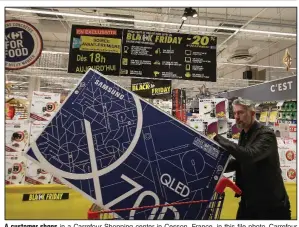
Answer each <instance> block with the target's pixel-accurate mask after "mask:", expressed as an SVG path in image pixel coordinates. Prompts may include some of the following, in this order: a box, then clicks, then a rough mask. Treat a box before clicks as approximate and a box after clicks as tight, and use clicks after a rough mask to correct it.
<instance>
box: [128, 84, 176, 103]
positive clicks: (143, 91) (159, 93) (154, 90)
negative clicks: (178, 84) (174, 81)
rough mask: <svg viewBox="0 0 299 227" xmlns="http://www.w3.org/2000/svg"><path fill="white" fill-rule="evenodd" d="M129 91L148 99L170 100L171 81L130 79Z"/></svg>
mask: <svg viewBox="0 0 299 227" xmlns="http://www.w3.org/2000/svg"><path fill="white" fill-rule="evenodd" d="M131 91H133V92H134V93H135V94H137V95H139V96H141V97H143V98H149V99H171V80H151V79H131Z"/></svg>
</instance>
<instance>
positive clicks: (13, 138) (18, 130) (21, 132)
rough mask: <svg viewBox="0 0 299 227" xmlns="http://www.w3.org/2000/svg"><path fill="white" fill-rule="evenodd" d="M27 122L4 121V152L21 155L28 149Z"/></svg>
mask: <svg viewBox="0 0 299 227" xmlns="http://www.w3.org/2000/svg"><path fill="white" fill-rule="evenodd" d="M29 130H30V128H29V121H28V120H18V121H13V120H6V121H5V151H6V153H16V154H18V155H21V154H22V153H23V152H24V151H26V150H27V149H28V144H29Z"/></svg>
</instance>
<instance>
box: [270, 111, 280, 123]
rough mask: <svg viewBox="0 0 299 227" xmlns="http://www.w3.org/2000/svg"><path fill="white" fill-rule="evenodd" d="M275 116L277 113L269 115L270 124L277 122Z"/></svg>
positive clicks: (273, 112)
mask: <svg viewBox="0 0 299 227" xmlns="http://www.w3.org/2000/svg"><path fill="white" fill-rule="evenodd" d="M277 114H278V112H277V111H272V112H271V113H270V117H269V122H271V123H274V122H276V121H277Z"/></svg>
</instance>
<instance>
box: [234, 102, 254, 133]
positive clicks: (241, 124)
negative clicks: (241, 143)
mask: <svg viewBox="0 0 299 227" xmlns="http://www.w3.org/2000/svg"><path fill="white" fill-rule="evenodd" d="M233 109H234V116H235V119H236V124H237V127H238V128H240V129H244V128H248V127H249V126H250V125H251V123H252V117H253V115H254V112H253V111H250V110H248V109H247V108H246V106H242V105H234V107H233Z"/></svg>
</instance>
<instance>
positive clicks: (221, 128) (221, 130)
mask: <svg viewBox="0 0 299 227" xmlns="http://www.w3.org/2000/svg"><path fill="white" fill-rule="evenodd" d="M227 121H228V120H227V119H224V118H223V119H218V134H219V135H222V136H224V135H227Z"/></svg>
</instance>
